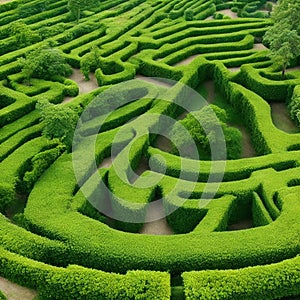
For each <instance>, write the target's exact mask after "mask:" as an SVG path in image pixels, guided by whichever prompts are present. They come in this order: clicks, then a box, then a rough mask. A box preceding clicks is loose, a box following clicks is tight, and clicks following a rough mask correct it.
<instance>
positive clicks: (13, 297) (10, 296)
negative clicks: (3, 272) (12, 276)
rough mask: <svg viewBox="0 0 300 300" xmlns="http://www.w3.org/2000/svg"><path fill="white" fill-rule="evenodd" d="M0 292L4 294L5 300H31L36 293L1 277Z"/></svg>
mask: <svg viewBox="0 0 300 300" xmlns="http://www.w3.org/2000/svg"><path fill="white" fill-rule="evenodd" d="M0 291H2V292H3V293H4V295H5V296H6V297H7V300H32V299H34V298H35V297H36V296H37V292H36V291H34V290H30V289H27V288H25V287H23V286H20V285H17V284H15V283H13V282H11V281H9V280H7V279H5V278H3V277H0Z"/></svg>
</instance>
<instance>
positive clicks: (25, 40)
mask: <svg viewBox="0 0 300 300" xmlns="http://www.w3.org/2000/svg"><path fill="white" fill-rule="evenodd" d="M10 35H11V36H13V38H14V42H15V43H16V44H17V46H18V47H19V48H23V47H26V46H29V45H31V44H34V43H37V42H39V41H40V37H39V35H38V34H37V33H35V32H34V31H32V30H31V29H30V28H29V27H28V25H26V24H25V23H23V22H22V21H16V22H13V23H11V24H10Z"/></svg>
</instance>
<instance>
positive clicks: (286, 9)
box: [264, 0, 300, 77]
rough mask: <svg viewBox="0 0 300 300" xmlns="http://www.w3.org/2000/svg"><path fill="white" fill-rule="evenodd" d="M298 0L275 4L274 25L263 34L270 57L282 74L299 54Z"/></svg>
mask: <svg viewBox="0 0 300 300" xmlns="http://www.w3.org/2000/svg"><path fill="white" fill-rule="evenodd" d="M299 15H300V1H299V0H297V1H293V2H292V1H289V0H281V1H279V2H278V5H276V6H275V9H274V13H273V14H272V19H273V20H274V26H273V27H271V28H270V29H269V30H268V31H267V32H266V34H265V36H264V41H265V42H266V43H267V44H269V45H270V50H271V54H270V57H271V58H273V60H274V61H275V62H276V63H278V64H279V65H280V66H281V68H282V76H283V77H284V75H285V70H286V68H287V66H288V65H290V64H291V62H292V61H293V60H294V59H296V58H297V57H298V56H299V55H300V35H299V34H300V18H299Z"/></svg>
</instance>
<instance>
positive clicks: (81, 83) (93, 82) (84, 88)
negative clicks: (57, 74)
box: [63, 69, 99, 103]
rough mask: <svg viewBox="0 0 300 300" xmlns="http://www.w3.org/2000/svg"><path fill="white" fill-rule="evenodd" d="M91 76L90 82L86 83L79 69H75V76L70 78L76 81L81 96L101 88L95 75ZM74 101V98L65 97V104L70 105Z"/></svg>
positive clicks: (91, 74)
mask: <svg viewBox="0 0 300 300" xmlns="http://www.w3.org/2000/svg"><path fill="white" fill-rule="evenodd" d="M89 76H90V80H89V81H86V80H85V79H84V76H83V75H82V73H81V71H80V70H79V69H73V74H72V75H71V76H70V77H69V79H71V80H73V81H75V82H76V83H77V84H78V87H79V95H80V94H86V93H89V92H91V91H93V90H95V89H97V88H98V87H99V86H98V83H97V79H96V77H95V74H94V73H90V74H89ZM72 99H74V97H65V99H64V101H63V103H68V102H70V101H72Z"/></svg>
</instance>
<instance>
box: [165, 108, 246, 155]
mask: <svg viewBox="0 0 300 300" xmlns="http://www.w3.org/2000/svg"><path fill="white" fill-rule="evenodd" d="M226 121H227V115H226V112H225V110H223V109H221V108H219V107H218V106H215V105H210V106H206V107H204V108H203V109H201V110H199V111H196V112H193V113H190V114H188V115H187V117H186V118H185V119H184V120H182V121H180V122H179V124H175V126H174V128H173V129H172V132H171V137H172V141H173V144H174V145H175V146H176V145H178V146H179V148H180V149H182V150H187V152H186V153H181V154H184V155H186V156H189V152H188V151H189V149H190V147H192V144H193V143H196V146H197V148H198V151H199V154H200V157H201V156H202V157H203V155H204V156H205V157H206V159H207V158H208V159H209V157H210V151H211V150H210V149H211V148H212V147H219V148H220V146H219V145H220V143H221V139H223V138H224V137H225V141H226V146H227V147H226V148H227V158H228V159H236V158H239V157H240V156H241V151H242V145H241V138H242V136H241V133H240V132H239V130H238V129H237V128H234V127H230V126H228V125H227V124H226ZM182 125H183V126H184V127H185V128H186V129H187V130H188V133H189V134H190V135H188V134H187V132H186V131H185V130H184V128H183V127H182ZM220 129H222V131H223V134H224V135H221V134H218V130H220ZM220 150H221V149H220ZM174 151H175V152H176V149H175V148H174Z"/></svg>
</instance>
